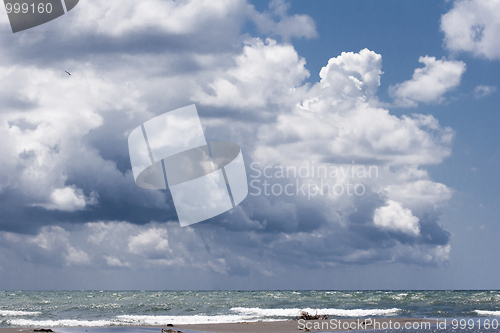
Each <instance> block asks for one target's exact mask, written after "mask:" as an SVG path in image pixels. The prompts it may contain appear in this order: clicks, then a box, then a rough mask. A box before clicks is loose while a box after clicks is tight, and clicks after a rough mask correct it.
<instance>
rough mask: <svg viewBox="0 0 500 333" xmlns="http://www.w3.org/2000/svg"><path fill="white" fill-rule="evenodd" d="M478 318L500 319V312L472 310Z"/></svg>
mask: <svg viewBox="0 0 500 333" xmlns="http://www.w3.org/2000/svg"><path fill="white" fill-rule="evenodd" d="M474 312H476V313H477V314H478V315H480V316H490V317H500V311H486V310H474Z"/></svg>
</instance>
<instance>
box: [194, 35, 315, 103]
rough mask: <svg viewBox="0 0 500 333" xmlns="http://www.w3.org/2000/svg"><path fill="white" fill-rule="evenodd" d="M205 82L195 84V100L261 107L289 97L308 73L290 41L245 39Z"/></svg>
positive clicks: (303, 61) (304, 62) (303, 60)
mask: <svg viewBox="0 0 500 333" xmlns="http://www.w3.org/2000/svg"><path fill="white" fill-rule="evenodd" d="M234 61H235V66H233V67H231V68H228V69H227V70H226V71H225V72H224V73H223V74H222V75H220V76H219V77H217V79H215V80H214V81H213V82H212V83H210V84H209V85H208V86H205V87H204V89H203V87H198V88H197V93H196V94H195V100H196V101H198V102H200V103H202V104H205V105H213V106H219V107H230V108H234V109H236V110H238V109H240V108H242V106H243V108H244V109H252V110H255V109H256V108H262V107H264V106H266V105H268V104H269V103H280V102H282V101H283V100H286V99H288V98H290V96H291V95H293V93H294V89H295V88H296V87H298V86H300V85H301V84H302V82H303V80H304V79H305V78H307V77H309V72H308V71H307V69H305V67H304V66H305V64H306V61H305V59H304V58H300V57H299V55H298V54H297V52H296V51H295V49H294V48H293V46H292V45H289V44H278V43H277V42H276V41H275V40H272V39H267V40H266V41H265V42H263V41H262V40H261V39H258V38H255V39H252V40H248V41H246V43H245V46H244V47H243V52H242V53H241V54H240V55H237V56H236V57H235V59H234Z"/></svg>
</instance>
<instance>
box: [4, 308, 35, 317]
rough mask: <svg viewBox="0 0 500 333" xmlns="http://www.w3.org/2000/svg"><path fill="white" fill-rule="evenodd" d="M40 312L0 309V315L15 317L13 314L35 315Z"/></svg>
mask: <svg viewBox="0 0 500 333" xmlns="http://www.w3.org/2000/svg"><path fill="white" fill-rule="evenodd" d="M39 314H42V313H41V312H38V311H11V310H0V316H4V317H7V316H9V317H15V316H37V315H39Z"/></svg>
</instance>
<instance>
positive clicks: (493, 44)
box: [441, 0, 500, 60]
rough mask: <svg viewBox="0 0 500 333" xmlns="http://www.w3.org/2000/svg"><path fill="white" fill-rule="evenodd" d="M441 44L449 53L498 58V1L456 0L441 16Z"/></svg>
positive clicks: (499, 13)
mask: <svg viewBox="0 0 500 333" xmlns="http://www.w3.org/2000/svg"><path fill="white" fill-rule="evenodd" d="M441 30H442V31H443V32H444V34H445V38H444V43H445V46H446V47H447V48H448V49H449V50H450V51H453V52H470V53H472V54H473V55H474V56H476V57H483V58H487V59H491V60H493V59H500V41H499V40H498V33H499V32H500V4H499V3H498V2H497V1H494V0H457V1H455V2H454V3H453V8H452V9H451V10H450V11H449V12H447V13H446V14H444V15H443V16H442V17H441Z"/></svg>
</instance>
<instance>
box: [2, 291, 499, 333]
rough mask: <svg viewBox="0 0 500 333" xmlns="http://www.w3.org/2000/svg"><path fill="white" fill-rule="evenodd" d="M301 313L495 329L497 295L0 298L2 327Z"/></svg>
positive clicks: (60, 294) (7, 294)
mask: <svg viewBox="0 0 500 333" xmlns="http://www.w3.org/2000/svg"><path fill="white" fill-rule="evenodd" d="M301 311H307V312H308V313H310V314H319V315H328V316H329V318H340V319H348V318H351V319H353V318H354V319H355V318H387V317H394V318H398V317H405V318H408V317H412V318H475V319H482V320H484V319H486V318H491V319H495V318H496V320H498V321H500V291H411V290H410V291H0V327H21V326H22V327H27V326H30V327H68V328H71V327H78V326H86V327H96V328H97V327H104V326H143V325H159V326H162V325H167V324H174V325H179V324H205V323H234V322H241V321H270V320H287V319H292V318H295V317H297V316H299V315H300V313H301ZM498 321H497V322H498ZM481 331H485V330H482V329H481ZM495 331H496V332H498V331H499V330H498V329H496V330H495ZM456 332H458V331H456Z"/></svg>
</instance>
